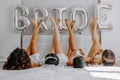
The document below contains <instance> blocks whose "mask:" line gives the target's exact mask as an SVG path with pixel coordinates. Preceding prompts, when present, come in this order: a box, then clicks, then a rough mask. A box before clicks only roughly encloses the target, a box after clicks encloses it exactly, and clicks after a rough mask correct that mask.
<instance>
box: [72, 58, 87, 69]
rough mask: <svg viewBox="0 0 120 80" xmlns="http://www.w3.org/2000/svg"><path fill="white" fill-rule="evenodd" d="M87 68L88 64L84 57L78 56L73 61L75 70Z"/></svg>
mask: <svg viewBox="0 0 120 80" xmlns="http://www.w3.org/2000/svg"><path fill="white" fill-rule="evenodd" d="M85 66H86V62H85V60H84V58H83V57H82V56H77V57H75V58H74V59H73V67H74V68H83V67H85Z"/></svg>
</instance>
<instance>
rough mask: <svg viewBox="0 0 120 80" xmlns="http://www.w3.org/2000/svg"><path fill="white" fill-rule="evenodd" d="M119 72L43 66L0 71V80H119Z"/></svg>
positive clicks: (112, 69)
mask: <svg viewBox="0 0 120 80" xmlns="http://www.w3.org/2000/svg"><path fill="white" fill-rule="evenodd" d="M119 71H120V68H119V67H85V68H82V69H81V68H78V69H75V68H73V67H67V66H54V65H51V66H50V65H44V66H41V67H36V68H31V69H26V70H0V80H120V74H119ZM107 72H109V73H107Z"/></svg>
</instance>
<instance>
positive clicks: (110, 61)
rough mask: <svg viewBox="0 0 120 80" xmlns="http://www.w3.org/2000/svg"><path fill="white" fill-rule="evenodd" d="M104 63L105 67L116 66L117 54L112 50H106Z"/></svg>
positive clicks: (103, 58)
mask: <svg viewBox="0 0 120 80" xmlns="http://www.w3.org/2000/svg"><path fill="white" fill-rule="evenodd" d="M102 63H103V65H104V66H112V65H114V64H115V54H114V53H113V52H112V51H111V50H104V52H103V54H102Z"/></svg>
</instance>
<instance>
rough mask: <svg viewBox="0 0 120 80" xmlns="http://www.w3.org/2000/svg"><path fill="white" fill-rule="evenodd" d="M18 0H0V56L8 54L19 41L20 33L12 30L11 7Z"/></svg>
mask: <svg viewBox="0 0 120 80" xmlns="http://www.w3.org/2000/svg"><path fill="white" fill-rule="evenodd" d="M19 3H20V0H1V1H0V10H1V11H0V56H4V57H7V56H8V54H9V53H10V52H11V51H12V50H13V49H14V48H16V47H17V46H19V42H20V34H19V33H15V32H14V31H13V8H14V7H15V5H16V4H19Z"/></svg>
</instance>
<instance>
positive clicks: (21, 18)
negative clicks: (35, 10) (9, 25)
mask: <svg viewBox="0 0 120 80" xmlns="http://www.w3.org/2000/svg"><path fill="white" fill-rule="evenodd" d="M28 14H29V10H28V8H26V7H24V6H18V7H16V8H15V9H14V29H15V30H17V31H22V30H24V29H26V28H27V27H28V26H29V25H30V21H29V19H28Z"/></svg>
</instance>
